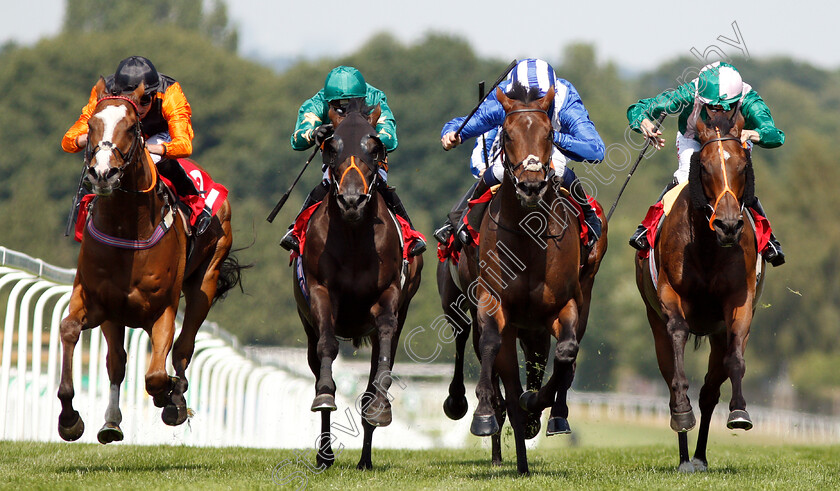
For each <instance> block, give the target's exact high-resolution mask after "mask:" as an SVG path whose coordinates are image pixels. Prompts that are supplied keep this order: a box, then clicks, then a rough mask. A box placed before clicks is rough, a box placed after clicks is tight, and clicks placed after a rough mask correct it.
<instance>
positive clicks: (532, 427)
mask: <svg viewBox="0 0 840 491" xmlns="http://www.w3.org/2000/svg"><path fill="white" fill-rule="evenodd" d="M540 419H541V418H540V415H539V414H537V415H534V417H533V418H526V420H525V439H526V440H530V439H532V438H534V437H535V436H537V435H539V434H540V428H542V423H540Z"/></svg>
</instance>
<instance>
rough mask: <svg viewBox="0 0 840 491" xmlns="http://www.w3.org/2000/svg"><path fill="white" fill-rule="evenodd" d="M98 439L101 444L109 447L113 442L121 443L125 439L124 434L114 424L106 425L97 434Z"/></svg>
mask: <svg viewBox="0 0 840 491" xmlns="http://www.w3.org/2000/svg"><path fill="white" fill-rule="evenodd" d="M96 439H97V440H99V443H101V444H103V445H107V444H109V443H111V442H121V441H122V439H123V432H122V430H121V429H120V427H119V426H118V425H116V424H114V423H105V426H103V427H102V428H101V429H100V430H99V433H97V434H96Z"/></svg>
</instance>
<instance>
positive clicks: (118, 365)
mask: <svg viewBox="0 0 840 491" xmlns="http://www.w3.org/2000/svg"><path fill="white" fill-rule="evenodd" d="M96 94H97V96H98V98H99V102H98V103H97V105H96V108H95V110H94V112H93V114H92V115H91V117H90V122H89V125H90V130H89V133H88V134H89V136H88V140H89V143H88V151H86V154H85V162H86V166H87V172H86V174H85V180H86V181H87V183H89V184H90V185H91V187H92V189H93V192H94V193H95V194H96V197H95V199H94V200H93V204H92V207H91V209H90V213H89V217H88V226H86V227H85V232H84V236H83V239H82V244H81V250H80V251H79V262H78V268H77V270H76V278H75V280H74V282H73V293H72V296H71V299H70V306H69V315H68V316H67V317H65V318H64V319H63V320H62V321H61V342H62V347H63V359H62V367H61V383H60V385H59V389H58V398H59V399H60V400H61V414H59V416H58V433H59V435H60V436H61V438H63V439H64V440H68V441H73V440H77V439H78V438H79V437H81V436H82V433H83V432H84V422H83V421H82V418H81V416H80V415H79V413H78V411H76V410H74V409H73V395H74V390H73V373H72V371H73V350H74V348H75V346H76V343H77V342H78V340H79V337H80V335H81V332H82V331H83V330H85V329H92V328H94V327H96V326H100V327H101V329H102V334H103V335H104V336H105V340H106V342H107V344H108V354H107V358H106V366H107V370H108V378H109V380H110V383H111V390H110V398H109V403H108V408H107V410H106V411H105V425H104V426H103V427H102V429H100V430H99V433H98V435H97V438H98V440H99V441H100V442H101V443H110V442H112V441H119V440H122V439H123V432H122V430H121V429H120V426H119V424H120V422H121V420H122V414H121V412H120V408H119V399H120V385H121V384H122V382H123V379H124V377H125V364H126V352H125V349H124V348H123V341H124V339H125V328H126V326H128V327H139V328H142V329H144V330H145V331H146V332H147V333H148V334H149V338H150V340H151V345H152V353H151V360H150V363H149V369H148V371H147V372H146V391H147V392H148V393H149V395H151V396H152V397H153V398H154V403H155V405H156V406H157V407H161V408H163V411H162V419H163V421H164V423H166V424H168V425H173V426H174V425H179V424H181V423H183V422H184V421H185V420H186V419H187V405H186V399H185V398H184V392H185V391H186V390H187V386H188V385H187V378H186V374H185V372H186V369H187V365H188V364H189V362H190V358H191V357H192V354H193V349H194V346H195V336H196V333H197V332H198V328H199V326H201V323H202V322H203V321H204V319H205V317H206V316H207V313H208V311H209V310H210V306H211V305H212V304H213V302H214V301H215V300H216V299H219V298H221V297H222V296H223V295H224V294H225V293H226V292H227V291H228V290H229V289H230V288H232V287H234V286H235V285H236V284H237V283H239V279H240V273H241V267H240V266H239V265H238V263H237V261H236V259H235V258H234V257H233V256H230V257H229V253H230V248H231V244H232V241H233V236H232V234H231V226H230V205H229V204H228V203H227V201H225V202H224V204H223V205H222V206H221V208H220V209H219V211H218V213H217V214H216V217H214V219H213V222H212V224H211V226H210V228H209V229H208V230H207V232H205V233H204V234H202V235H201V236H199V237H196V238H195V239H194V244H193V247H192V253H191V254H190V256H189V258H187V247H188V237H187V233H186V231H185V227H184V223H183V220H182V219H181V218H179V217H178V215H177V213H176V212H175V211H174V208H173V203H171V202H170V200H169V198H168V197H167V196H168V195H167V194H166V192H165V190H164V188H163V185H162V182H161V181H160V180H159V179H158V177H157V170H156V167H155V164H154V163H153V162H152V160H151V157H150V156H149V153H148V152H147V151H146V150H145V147H144V145H145V143H144V139H143V136H142V132H141V128H140V118H139V116H138V111H137V104H138V103H139V102H138V101H139V99H140V97H141V96H142V95H143V86H142V84H141V86H140V87H139V88H138V89H137V90H135V91H134V92H133V93H131V94H129V95H127V96H112V95H108V94H107V93H106V92H105V81H104V80H103V79H101V78H100V80H99V82H98V83H97V85H96ZM91 229H93V230H96V231H97V232H98V233H97V234H96V237H94V236H92V235H91ZM102 237H108V239H109V240H105V241H102V240H101V238H102ZM182 292H183V295H184V303H185V311H184V321H183V325H182V328H181V333H180V335H179V336H178V340H177V341H175V344H174V346H173V338H174V334H175V315H176V313H177V311H178V303H179V300H180V295H181V293H182ZM170 348H172V365H173V368H174V370H175V376H174V377H171V376H169V375H168V374H167V372H166V367H165V362H166V357H167V355H168V354H169V351H170Z"/></svg>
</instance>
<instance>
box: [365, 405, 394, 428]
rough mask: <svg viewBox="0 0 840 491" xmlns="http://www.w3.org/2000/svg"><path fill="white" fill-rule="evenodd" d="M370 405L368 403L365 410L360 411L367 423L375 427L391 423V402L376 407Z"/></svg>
mask: <svg viewBox="0 0 840 491" xmlns="http://www.w3.org/2000/svg"><path fill="white" fill-rule="evenodd" d="M372 406H373V405H372V404H369V405H368V406H367V407H366V408H365V410H364V411H362V416H363V417H364V418H365V421H367V422H368V424H370V425H371V426H377V427H379V426H388V425H389V424H391V404H387V405H385V406H377V407H372Z"/></svg>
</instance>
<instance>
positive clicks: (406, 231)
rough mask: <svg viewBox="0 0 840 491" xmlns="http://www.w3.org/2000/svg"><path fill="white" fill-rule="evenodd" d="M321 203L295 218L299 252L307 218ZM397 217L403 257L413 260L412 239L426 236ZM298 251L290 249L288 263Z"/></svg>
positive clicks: (303, 239)
mask: <svg viewBox="0 0 840 491" xmlns="http://www.w3.org/2000/svg"><path fill="white" fill-rule="evenodd" d="M321 203H322V201H319V202H318V203H315V204H314V205H312V206H310V207H309V208H307V209H305V210H303V211H302V212H300V215H298V217H297V219H296V220H295V225H294V227H293V229H292V235H294V236H295V237H296V238H297V240H298V244H300V252H301V253H303V248H304V244H305V243H306V227H307V225H309V219H310V218H312V214H313V213H315V210H317V209H318V206H319V205H320V204H321ZM394 216H395V217H396V218H397V222H398V223H399V224H400V229H401V231H402V237H403V254H402V255H403V259H405V260H407V261H408V262H412V261H414V256H409V255H408V253H409V252H410V251H411V248H412V247H413V246H414V241H415V240H417V239H423V240H424V241H425V240H426V237H424V236H423V234H421V233H420V232H418V231H416V230H413V229H412V228H411V226H410V225H409V224H408V222H407V221H406V220H405V219H404V218H403V217H401V216H399V215H397V214H394ZM298 255H299V254H298V253H297V252H296V251H291V253H289V264H291V263H292V261H294V260H295V258H296V257H298Z"/></svg>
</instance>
